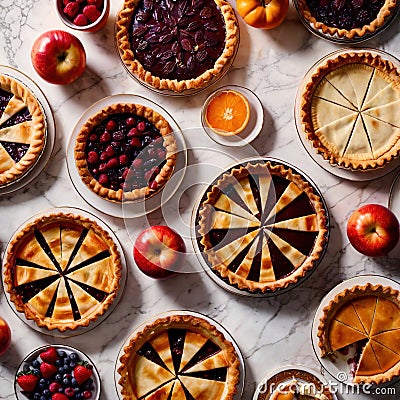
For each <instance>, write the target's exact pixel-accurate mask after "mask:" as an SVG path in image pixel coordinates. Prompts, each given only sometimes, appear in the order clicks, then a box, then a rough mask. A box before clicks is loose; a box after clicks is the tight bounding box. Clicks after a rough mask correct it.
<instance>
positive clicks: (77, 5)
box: [60, 0, 104, 26]
mask: <svg viewBox="0 0 400 400" xmlns="http://www.w3.org/2000/svg"><path fill="white" fill-rule="evenodd" d="M103 7H104V2H103V0H63V1H62V5H61V7H60V9H61V12H62V13H63V15H64V16H65V18H67V19H68V20H69V21H71V22H72V23H73V24H75V25H77V26H86V25H89V24H91V23H93V22H95V21H97V20H98V19H99V18H100V16H101V13H102V11H103Z"/></svg>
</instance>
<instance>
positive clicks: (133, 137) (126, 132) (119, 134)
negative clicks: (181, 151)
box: [85, 113, 166, 191]
mask: <svg viewBox="0 0 400 400" xmlns="http://www.w3.org/2000/svg"><path fill="white" fill-rule="evenodd" d="M85 152H86V160H87V163H88V169H89V171H90V173H91V174H92V175H93V177H94V178H95V179H96V180H97V181H99V183H100V184H101V185H102V186H104V187H106V188H109V189H112V190H119V189H123V190H124V191H132V190H135V189H139V188H143V187H146V186H150V188H152V189H157V188H156V187H155V186H156V184H157V182H156V181H154V178H155V177H156V175H157V174H158V173H159V171H160V169H161V168H162V166H163V165H164V164H165V160H166V158H165V157H166V150H165V148H164V145H163V138H162V136H161V134H160V131H159V130H158V129H157V128H156V127H155V126H154V125H153V124H152V123H151V122H149V121H147V120H146V119H144V118H142V117H139V116H137V115H135V114H131V113H120V114H113V115H111V116H109V117H108V118H106V119H105V120H104V121H102V123H101V124H100V125H98V126H97V127H96V128H94V129H93V131H92V132H91V133H90V134H89V136H88V139H87V143H86V149H85Z"/></svg>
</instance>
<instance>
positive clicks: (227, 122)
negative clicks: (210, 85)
mask: <svg viewBox="0 0 400 400" xmlns="http://www.w3.org/2000/svg"><path fill="white" fill-rule="evenodd" d="M249 118H250V105H249V101H248V100H247V98H246V97H245V96H244V95H243V94H242V93H239V92H237V91H235V90H231V89H230V90H224V91H222V92H220V93H217V94H216V95H215V96H214V97H213V98H212V99H211V100H210V101H209V102H208V104H207V105H206V110H205V122H206V124H207V125H208V127H209V128H211V129H212V130H213V131H214V132H215V133H217V134H219V135H223V136H232V135H237V134H238V133H240V132H242V131H243V129H244V128H246V126H247V124H248V122H249Z"/></svg>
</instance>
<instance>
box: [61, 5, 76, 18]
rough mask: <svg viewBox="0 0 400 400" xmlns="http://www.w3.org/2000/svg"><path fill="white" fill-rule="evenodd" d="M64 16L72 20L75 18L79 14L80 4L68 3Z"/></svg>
mask: <svg viewBox="0 0 400 400" xmlns="http://www.w3.org/2000/svg"><path fill="white" fill-rule="evenodd" d="M63 11H64V14H66V15H68V17H70V18H74V17H75V16H76V15H77V14H78V12H79V4H78V3H75V2H74V3H68V4H67V5H66V6H65V7H64V10H63Z"/></svg>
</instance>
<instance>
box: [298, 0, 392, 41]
mask: <svg viewBox="0 0 400 400" xmlns="http://www.w3.org/2000/svg"><path fill="white" fill-rule="evenodd" d="M396 5H397V0H327V1H321V0H297V6H298V9H299V11H300V14H301V15H302V16H303V17H304V19H305V20H306V21H307V22H308V23H309V24H310V25H311V26H312V27H313V28H314V29H316V30H318V31H321V32H323V33H324V34H326V35H329V36H331V37H332V38H339V39H345V40H352V39H363V38H364V37H366V36H367V37H368V36H369V35H371V34H373V33H375V32H377V30H379V29H380V28H382V27H383V26H384V25H385V24H386V22H387V21H388V19H389V18H391V17H392V16H393V14H394V12H395V9H396Z"/></svg>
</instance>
